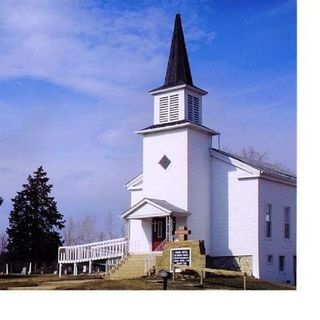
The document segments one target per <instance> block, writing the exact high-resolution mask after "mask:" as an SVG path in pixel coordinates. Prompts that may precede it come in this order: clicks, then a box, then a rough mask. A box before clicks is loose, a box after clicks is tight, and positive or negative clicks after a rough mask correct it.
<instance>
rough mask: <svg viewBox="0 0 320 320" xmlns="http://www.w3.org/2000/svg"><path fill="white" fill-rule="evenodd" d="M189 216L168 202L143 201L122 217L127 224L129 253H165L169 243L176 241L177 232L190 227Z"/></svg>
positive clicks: (126, 234) (145, 199)
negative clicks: (179, 228)
mask: <svg viewBox="0 0 320 320" xmlns="http://www.w3.org/2000/svg"><path fill="white" fill-rule="evenodd" d="M188 215H189V213H188V212H187V211H185V210H183V209H181V208H178V207H176V206H174V205H172V204H170V203H169V202H167V201H165V200H158V199H149V198H144V199H142V200H141V201H140V202H138V203H137V204H136V205H134V206H133V207H131V208H130V209H128V210H127V211H126V212H124V213H123V214H122V216H121V217H122V218H124V219H125V220H126V231H125V237H126V238H127V239H128V240H129V253H134V254H137V253H141V254H145V253H151V252H156V251H162V246H163V245H164V243H165V242H167V241H173V240H174V237H175V236H174V232H175V230H176V229H177V228H178V227H179V226H186V225H187V217H188Z"/></svg>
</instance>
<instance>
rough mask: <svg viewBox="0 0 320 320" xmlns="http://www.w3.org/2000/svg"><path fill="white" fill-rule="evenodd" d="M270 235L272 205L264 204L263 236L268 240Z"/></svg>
mask: <svg viewBox="0 0 320 320" xmlns="http://www.w3.org/2000/svg"><path fill="white" fill-rule="evenodd" d="M271 235H272V204H271V203H267V204H266V213H265V236H266V238H268V239H270V238H271Z"/></svg>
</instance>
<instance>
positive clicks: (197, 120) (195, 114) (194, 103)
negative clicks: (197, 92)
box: [193, 97, 200, 123]
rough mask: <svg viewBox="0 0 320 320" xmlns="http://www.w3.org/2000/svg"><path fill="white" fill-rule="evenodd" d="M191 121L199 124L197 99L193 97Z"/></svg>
mask: <svg viewBox="0 0 320 320" xmlns="http://www.w3.org/2000/svg"><path fill="white" fill-rule="evenodd" d="M193 121H194V122H195V123H200V115H199V98H197V97H193Z"/></svg>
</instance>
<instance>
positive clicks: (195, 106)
mask: <svg viewBox="0 0 320 320" xmlns="http://www.w3.org/2000/svg"><path fill="white" fill-rule="evenodd" d="M149 93H150V94H151V95H153V96H154V124H155V125H158V124H166V123H168V124H169V123H174V122H177V121H185V122H193V123H195V124H199V125H201V123H202V96H203V95H206V94H207V92H206V91H204V90H202V89H200V88H197V87H196V86H194V85H193V81H192V76H191V70H190V65H189V59H188V53H187V49H186V44H185V41H184V35H183V30H182V25H181V16H180V14H177V15H176V18H175V23H174V30H173V35H172V40H171V47H170V54H169V60H168V65H167V72H166V78H165V82H164V84H163V85H162V86H161V87H159V88H157V89H153V90H151V91H149Z"/></svg>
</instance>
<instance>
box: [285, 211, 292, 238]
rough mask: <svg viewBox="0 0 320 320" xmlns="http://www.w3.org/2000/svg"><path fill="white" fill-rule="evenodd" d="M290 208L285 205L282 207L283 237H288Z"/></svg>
mask: <svg viewBox="0 0 320 320" xmlns="http://www.w3.org/2000/svg"><path fill="white" fill-rule="evenodd" d="M290 211H291V208H290V207H285V208H284V230H283V231H284V238H285V239H290V215H291V212H290Z"/></svg>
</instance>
